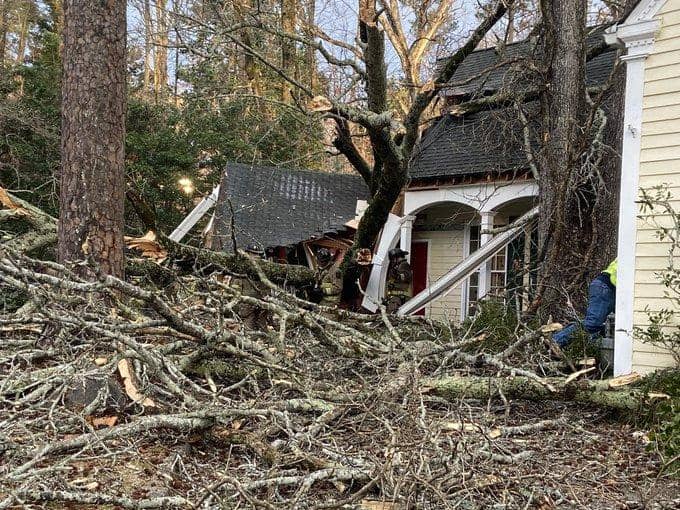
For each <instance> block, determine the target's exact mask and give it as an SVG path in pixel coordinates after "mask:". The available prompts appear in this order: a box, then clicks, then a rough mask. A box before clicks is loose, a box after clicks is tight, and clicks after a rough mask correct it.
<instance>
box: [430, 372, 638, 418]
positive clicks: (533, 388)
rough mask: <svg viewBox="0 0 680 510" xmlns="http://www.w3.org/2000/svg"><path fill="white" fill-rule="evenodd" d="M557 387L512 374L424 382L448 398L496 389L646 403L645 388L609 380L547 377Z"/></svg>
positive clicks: (629, 405) (619, 405) (511, 395)
mask: <svg viewBox="0 0 680 510" xmlns="http://www.w3.org/2000/svg"><path fill="white" fill-rule="evenodd" d="M545 381H546V382H547V383H550V384H552V385H553V386H554V387H555V388H556V389H557V391H550V390H549V389H548V388H547V387H546V386H543V385H541V384H539V383H538V382H536V381H533V380H531V379H529V378H527V377H523V376H518V375H516V376H512V377H507V378H501V377H483V376H464V377H463V376H455V375H454V376H449V377H442V378H439V379H429V380H427V381H426V382H425V384H424V386H425V388H426V389H427V390H429V391H430V392H432V393H434V394H435V395H437V396H439V397H442V398H445V399H447V400H451V401H458V400H461V399H465V398H472V399H479V400H488V399H490V398H494V397H496V396H498V395H499V391H500V392H502V394H503V396H505V398H508V399H523V400H535V401H538V402H541V401H544V400H563V401H572V402H582V403H584V404H593V405H598V406H602V407H608V408H612V409H620V410H623V411H635V410H638V409H640V408H641V406H642V405H644V403H645V397H646V396H645V394H644V392H642V391H640V390H637V389H635V388H622V389H612V388H610V387H609V381H607V380H604V381H588V380H581V381H574V382H572V383H571V384H567V385H565V384H564V380H563V379H546V380H545Z"/></svg>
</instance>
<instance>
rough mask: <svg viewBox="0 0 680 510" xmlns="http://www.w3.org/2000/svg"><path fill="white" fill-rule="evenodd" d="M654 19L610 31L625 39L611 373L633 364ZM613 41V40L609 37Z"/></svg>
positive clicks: (655, 23)
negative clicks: (644, 111)
mask: <svg viewBox="0 0 680 510" xmlns="http://www.w3.org/2000/svg"><path fill="white" fill-rule="evenodd" d="M657 29H658V23H657V22H656V21H645V22H637V23H633V24H632V25H628V26H626V25H622V26H620V27H618V29H617V30H616V32H614V33H613V34H611V35H612V36H615V37H616V39H618V40H619V41H621V42H623V43H625V45H626V48H627V49H628V54H627V55H625V56H623V57H621V59H622V60H624V61H625V62H626V102H625V108H626V109H625V113H624V121H623V152H622V154H621V193H620V202H619V240H618V261H619V265H618V272H617V278H616V279H617V285H616V287H617V288H616V326H615V333H614V335H615V341H614V375H615V376H617V375H623V374H628V373H630V372H631V370H632V368H633V326H634V320H633V311H634V296H635V250H636V240H637V213H638V206H637V204H636V200H637V198H638V191H639V189H638V176H639V170H640V144H641V139H640V138H641V130H642V98H643V92H644V86H645V60H646V58H647V56H648V55H649V53H650V52H651V51H652V49H653V46H654V34H655V33H656V31H657ZM608 42H610V43H611V42H612V40H611V39H610V40H608Z"/></svg>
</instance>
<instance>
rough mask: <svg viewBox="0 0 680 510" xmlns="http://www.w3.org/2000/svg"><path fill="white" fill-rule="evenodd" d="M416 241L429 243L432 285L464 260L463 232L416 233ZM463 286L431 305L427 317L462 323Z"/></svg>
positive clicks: (452, 290)
mask: <svg viewBox="0 0 680 510" xmlns="http://www.w3.org/2000/svg"><path fill="white" fill-rule="evenodd" d="M413 240H414V241H429V243H430V246H429V252H428V257H429V258H428V265H427V271H428V279H429V283H430V284H432V283H434V282H435V281H437V280H438V279H439V278H441V277H442V276H443V275H444V274H446V273H447V272H448V271H449V269H451V268H452V267H453V266H455V265H456V264H458V263H459V262H461V261H462V260H463V241H464V235H463V230H446V231H415V232H413ZM462 287H463V286H462V285H457V286H455V287H454V288H453V289H451V291H449V292H448V293H447V294H446V295H444V296H442V297H441V298H439V299H437V300H435V301H434V302H432V303H430V304H429V305H428V307H427V312H426V313H427V315H428V317H431V318H433V319H441V320H451V321H454V322H459V321H460V306H461V297H462Z"/></svg>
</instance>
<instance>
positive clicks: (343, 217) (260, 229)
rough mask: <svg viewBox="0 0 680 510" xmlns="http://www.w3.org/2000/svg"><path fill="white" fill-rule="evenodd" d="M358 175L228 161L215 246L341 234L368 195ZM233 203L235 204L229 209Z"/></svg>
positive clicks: (278, 242)
mask: <svg viewBox="0 0 680 510" xmlns="http://www.w3.org/2000/svg"><path fill="white" fill-rule="evenodd" d="M368 195H369V193H368V188H367V187H366V184H365V183H364V181H363V179H362V178H361V177H359V176H357V175H351V174H337V173H329V172H322V171H311V170H293V169H289V168H278V167H271V166H262V165H244V164H240V163H229V164H228V165H227V168H226V170H225V173H224V175H223V177H222V183H221V185H220V193H219V196H218V199H217V203H216V205H215V220H214V223H213V230H212V236H213V237H212V246H213V248H214V249H222V250H231V249H232V244H233V243H232V240H231V237H232V232H231V231H232V227H231V224H232V213H231V209H232V208H233V225H234V227H233V230H234V237H235V239H236V244H237V246H238V247H239V248H244V247H246V246H247V245H248V244H251V243H256V244H258V245H260V246H261V247H263V248H268V247H276V246H291V245H295V244H297V243H300V242H302V241H306V240H309V239H313V238H315V237H321V236H323V235H325V234H337V233H340V232H343V231H345V230H347V227H346V226H345V224H346V223H347V222H349V221H351V220H353V219H354V218H355V216H356V214H357V201H358V200H366V199H367V198H368ZM230 202H231V207H230Z"/></svg>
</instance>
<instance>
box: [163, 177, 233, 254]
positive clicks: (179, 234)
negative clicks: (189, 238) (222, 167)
mask: <svg viewBox="0 0 680 510" xmlns="http://www.w3.org/2000/svg"><path fill="white" fill-rule="evenodd" d="M219 194H220V187H219V185H217V186H215V188H214V189H213V190H212V193H210V195H208V196H207V197H205V198H204V199H203V200H201V201H200V202H199V203H198V205H197V206H196V207H194V209H193V210H192V211H191V212H190V213H189V214H187V217H186V218H184V219H183V220H182V222H181V223H180V224H179V225H177V228H175V230H173V231H172V234H170V235H169V236H168V237H169V238H170V239H172V240H173V241H175V242H176V243H178V242H180V241H181V240H182V239H183V238H184V236H185V235H187V234H188V233H189V231H190V230H191V229H192V228H194V225H196V223H198V221H199V220H200V219H201V218H202V217H203V216H204V215H205V213H207V212H208V211H209V210H210V209H211V208H212V207H213V206H214V205H215V203H217V197H218V195H219Z"/></svg>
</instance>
